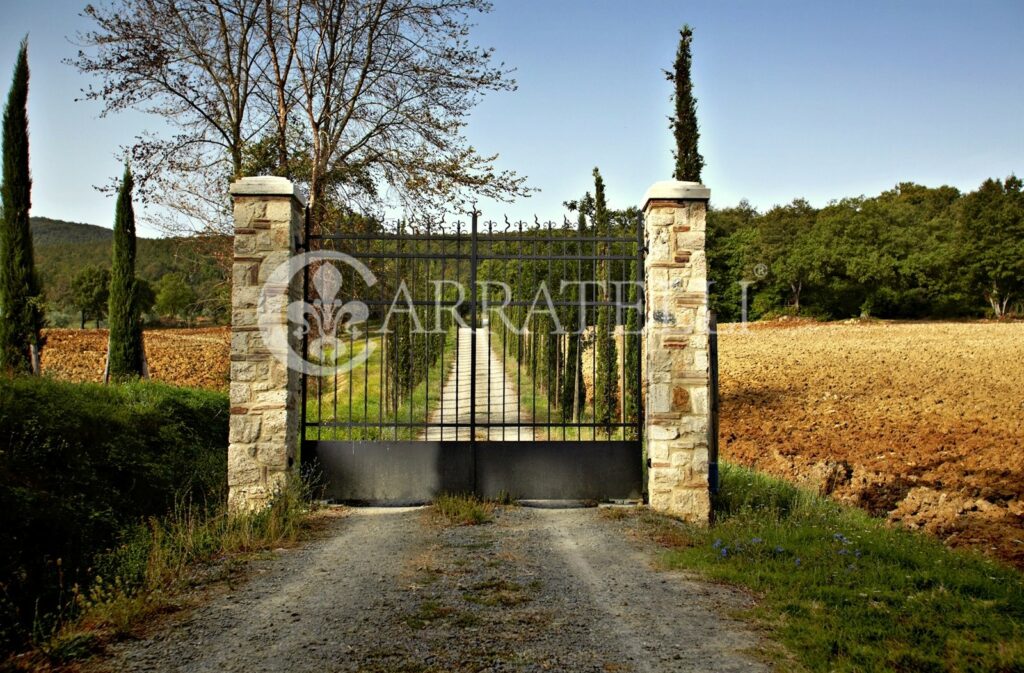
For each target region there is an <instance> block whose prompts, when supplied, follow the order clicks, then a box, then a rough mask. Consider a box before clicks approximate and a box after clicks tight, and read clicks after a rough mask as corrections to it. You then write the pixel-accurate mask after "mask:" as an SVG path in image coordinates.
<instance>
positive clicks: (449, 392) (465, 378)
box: [420, 326, 533, 441]
mask: <svg viewBox="0 0 1024 673" xmlns="http://www.w3.org/2000/svg"><path fill="white" fill-rule="evenodd" d="M472 338H473V330H472V329H470V328H468V327H461V328H459V336H458V339H459V342H458V357H457V359H456V361H455V362H452V364H451V367H450V368H449V370H448V374H447V378H446V379H445V383H444V388H442V390H441V403H440V404H439V406H438V408H437V409H435V410H434V412H433V413H432V414H431V416H430V423H431V424H432V425H433V424H441V423H455V422H458V423H460V424H463V426H462V427H458V428H454V427H452V428H442V427H429V428H427V431H426V433H424V435H423V436H422V437H420V439H427V440H432V441H437V440H440V439H459V440H463V439H465V440H468V439H469V438H470V437H469V432H470V430H469V422H470V418H469V416H470V399H471V397H472V395H471V392H470V386H471V383H472V378H473V374H472V372H473V371H474V369H473V367H471V366H470V363H471V362H472V361H473V350H472ZM475 371H476V401H475V406H476V423H477V439H487V440H492V441H503V440H516V439H521V440H532V439H533V428H530V427H519V426H517V425H511V426H509V425H506V424H508V423H511V424H515V423H523V422H527V423H528V422H529V421H530V416H529V414H528V413H527V412H526V411H525V410H523V412H520V410H519V395H518V394H517V392H516V384H515V381H513V380H512V379H510V378H509V377H508V376H507V375H506V374H505V369H504V367H503V366H502V362H501V359H500V358H499V357H498V356H497V355H496V354H495V352H494V350H493V349H492V348H491V337H490V331H489V329H488V328H487V327H486V326H485V327H480V328H478V329H477V331H476V369H475Z"/></svg>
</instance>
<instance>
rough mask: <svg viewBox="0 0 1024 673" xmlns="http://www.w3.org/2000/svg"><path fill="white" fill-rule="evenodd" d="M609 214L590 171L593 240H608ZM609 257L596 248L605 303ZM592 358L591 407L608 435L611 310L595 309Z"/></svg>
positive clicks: (614, 360) (614, 392)
mask: <svg viewBox="0 0 1024 673" xmlns="http://www.w3.org/2000/svg"><path fill="white" fill-rule="evenodd" d="M611 228H612V222H611V213H609V212H608V204H607V203H606V201H605V196H604V180H603V179H602V178H601V172H600V171H598V170H597V169H596V168H595V169H594V236H596V237H598V238H601V237H608V236H611ZM609 253H610V251H609V249H608V244H607V243H601V244H600V245H599V246H598V256H599V257H601V258H602V260H601V261H600V262H598V267H597V278H595V279H594V280H596V281H599V282H601V281H603V282H605V283H607V285H606V286H605V290H606V291H605V299H608V298H610V297H611V296H612V295H611V264H610V263H609V262H608V260H607V259H603V258H605V257H607V255H608V254H609ZM594 340H595V343H594V357H595V358H597V362H596V367H597V372H596V377H595V379H596V380H595V381H594V406H595V411H596V414H597V418H596V419H595V421H596V422H597V424H598V425H602V426H604V427H605V429H606V431H608V432H610V430H611V425H612V423H613V422H614V421H615V420H616V411H617V409H618V399H617V398H618V383H619V376H618V357H617V353H616V349H615V317H614V313H613V312H612V309H611V307H609V306H601V307H599V308H598V309H597V326H596V327H595V333H594Z"/></svg>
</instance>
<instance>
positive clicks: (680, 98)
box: [665, 25, 704, 182]
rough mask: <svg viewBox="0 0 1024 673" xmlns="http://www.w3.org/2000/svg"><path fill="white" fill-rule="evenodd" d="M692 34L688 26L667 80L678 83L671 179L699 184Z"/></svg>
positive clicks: (672, 122) (701, 162) (672, 123)
mask: <svg viewBox="0 0 1024 673" xmlns="http://www.w3.org/2000/svg"><path fill="white" fill-rule="evenodd" d="M692 40H693V30H692V29H691V28H690V26H689V25H686V26H683V29H682V30H681V31H679V48H678V49H677V50H676V61H675V63H674V64H673V67H672V72H666V73H665V76H666V77H667V78H668V79H669V80H670V81H672V82H674V83H675V93H674V94H673V95H672V101H673V103H674V104H675V114H674V116H673V117H671V118H670V120H669V128H671V129H672V134H673V135H674V136H675V139H676V151H675V158H676V168H675V172H674V173H673V175H672V177H674V178H675V179H676V180H686V181H691V182H700V172H701V170H702V169H703V168H704V157H702V156H701V155H700V152H699V151H697V140H698V138H700V133H699V131H698V129H697V99H696V98H694V97H693V82H692V81H691V80H690V63H691V59H690V42H691V41H692Z"/></svg>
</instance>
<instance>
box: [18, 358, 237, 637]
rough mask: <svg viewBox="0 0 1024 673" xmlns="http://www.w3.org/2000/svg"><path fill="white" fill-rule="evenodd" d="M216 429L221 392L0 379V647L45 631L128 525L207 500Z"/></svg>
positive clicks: (220, 428) (218, 460) (126, 536)
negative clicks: (179, 504) (176, 507)
mask: <svg viewBox="0 0 1024 673" xmlns="http://www.w3.org/2000/svg"><path fill="white" fill-rule="evenodd" d="M227 434H228V401H227V398H226V396H225V395H223V394H221V393H213V392H208V391H199V390H190V389H183V388H173V387H169V386H164V385H159V384H154V383H132V384H125V385H116V386H115V385H112V386H102V385H93V384H72V383H60V382H56V381H52V380H48V379H39V378H31V377H25V378H15V379H6V378H5V379H0V650H6V649H9V648H11V647H17V646H20V645H21V644H23V643H24V642H25V641H26V640H27V639H29V638H30V637H32V636H35V637H36V638H42V637H46V636H47V634H49V633H50V632H52V631H53V629H54V628H55V627H56V625H57V624H58V623H59V622H60V621H62V619H63V618H65V617H66V610H67V609H68V607H69V606H70V605H71V604H72V596H73V590H74V587H75V586H76V585H80V586H86V585H87V580H91V579H92V578H93V577H94V576H95V568H94V567H93V566H94V564H95V563H96V562H97V560H98V559H99V558H101V557H102V555H103V554H104V553H106V552H108V550H110V549H112V548H115V547H118V546H119V545H121V544H122V543H124V542H128V541H130V540H131V538H132V536H138V535H141V533H139V529H138V524H139V522H140V521H144V520H145V519H146V518H147V517H159V516H164V515H166V514H167V513H168V512H169V511H171V510H173V509H174V507H175V504H176V503H182V502H189V503H194V504H195V506H198V507H202V506H205V505H207V504H208V505H209V506H210V507H215V506H217V505H219V504H220V502H221V501H222V500H223V492H224V484H225V481H226V479H225V475H226V454H227V452H226V448H225V447H226V445H227ZM127 548H129V549H130V548H133V545H131V544H129V545H127ZM125 553H128V552H125ZM139 553H140V554H141V553H142V552H139ZM125 561H127V559H125ZM137 563H138V564H140V567H141V565H143V564H144V563H146V561H145V560H143V559H142V558H140V559H139V560H138V561H137ZM33 631H34V632H33Z"/></svg>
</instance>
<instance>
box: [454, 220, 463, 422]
mask: <svg viewBox="0 0 1024 673" xmlns="http://www.w3.org/2000/svg"><path fill="white" fill-rule="evenodd" d="M455 232H456V233H455V278H456V280H458V281H459V282H462V275H461V273H462V221H461V220H460V221H458V222H456V223H455ZM460 308H461V307H460ZM461 330H462V327H461V326H460V323H459V322H456V324H455V439H458V438H459V430H461V429H462V420H461V418H460V416H459V401H460V400H459V398H460V397H462V379H461V378H460V375H459V370H460V367H461V362H460V361H461V360H462V335H461V334H459V332H460V331H461Z"/></svg>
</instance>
